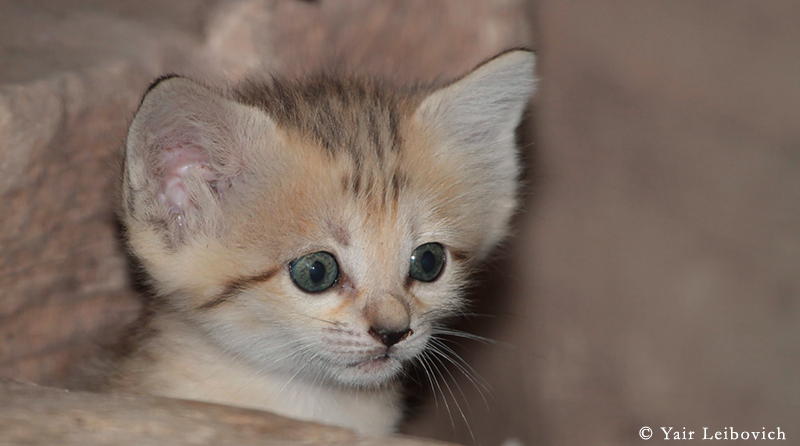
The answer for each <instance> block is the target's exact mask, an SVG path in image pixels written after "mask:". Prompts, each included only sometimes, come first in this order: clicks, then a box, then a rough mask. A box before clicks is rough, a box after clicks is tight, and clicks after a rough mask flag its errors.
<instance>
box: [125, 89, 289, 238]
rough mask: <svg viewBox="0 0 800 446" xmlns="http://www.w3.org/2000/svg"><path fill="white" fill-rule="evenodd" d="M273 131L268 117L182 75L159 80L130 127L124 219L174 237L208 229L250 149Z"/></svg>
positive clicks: (217, 220) (216, 223)
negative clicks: (150, 225) (153, 225)
mask: <svg viewBox="0 0 800 446" xmlns="http://www.w3.org/2000/svg"><path fill="white" fill-rule="evenodd" d="M274 135H275V125H274V123H273V122H272V120H271V119H270V118H269V117H268V116H267V115H266V114H265V113H263V112H262V111H260V110H258V109H256V108H253V107H249V106H246V105H243V104H240V103H238V102H235V101H231V100H228V99H226V98H224V97H222V96H221V95H219V94H217V93H215V92H213V91H211V90H210V89H208V88H206V87H203V86H201V85H199V84H197V83H195V82H194V81H191V80H189V79H186V78H181V77H174V76H173V77H167V78H164V79H161V80H160V81H159V82H157V83H154V85H153V86H151V88H150V89H149V90H148V92H147V93H146V94H145V97H144V98H143V99H142V103H141V105H140V107H139V110H138V111H137V112H136V116H135V117H134V119H133V122H132V124H131V126H130V130H129V132H128V137H127V141H126V146H125V172H124V185H123V191H122V193H123V200H124V202H125V203H126V208H125V209H124V214H125V215H124V217H125V218H126V220H132V221H139V222H150V223H153V222H157V223H159V225H160V226H161V227H166V229H167V232H168V234H167V235H168V236H169V237H170V238H171V239H172V240H173V242H174V241H177V240H180V239H181V238H182V237H184V236H185V235H186V232H187V231H189V232H191V231H197V230H203V231H214V230H215V229H217V228H218V226H219V224H220V223H221V208H222V207H223V206H224V203H223V198H224V197H225V196H226V195H227V194H228V193H230V191H231V190H232V189H235V188H236V187H237V180H238V179H239V178H240V177H241V175H242V173H243V172H244V171H245V170H246V166H247V165H248V158H249V157H252V156H253V153H254V152H255V151H254V150H252V148H253V147H257V146H259V145H261V146H262V147H263V146H264V145H266V144H267V143H268V141H264V139H265V138H266V139H269V137H270V136H274Z"/></svg>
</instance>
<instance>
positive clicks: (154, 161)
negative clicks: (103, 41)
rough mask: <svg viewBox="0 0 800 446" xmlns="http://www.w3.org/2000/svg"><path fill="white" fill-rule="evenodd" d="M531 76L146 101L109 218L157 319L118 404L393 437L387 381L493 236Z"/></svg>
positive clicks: (495, 69)
mask: <svg viewBox="0 0 800 446" xmlns="http://www.w3.org/2000/svg"><path fill="white" fill-rule="evenodd" d="M533 71H534V56H533V54H532V53H531V52H529V51H523V50H516V51H510V52H506V53H504V54H501V55H499V56H497V57H495V58H494V59H492V60H490V61H488V62H486V63H484V64H482V65H481V66H479V67H477V68H476V69H475V70H473V71H472V72H470V73H469V74H467V75H466V76H464V77H463V78H461V79H459V80H457V81H455V82H453V83H451V84H449V85H446V86H444V87H441V88H433V87H430V88H425V87H414V88H392V87H388V86H384V85H382V84H380V83H378V82H376V81H373V80H365V79H358V78H342V77H326V76H317V77H309V78H307V79H303V80H282V79H274V80H272V81H270V82H266V83H263V84H258V83H249V84H246V85H244V86H243V87H241V88H240V89H238V90H236V91H233V92H230V93H225V94H223V93H220V92H216V91H213V90H211V89H209V88H205V87H203V86H201V85H200V84H197V83H195V82H193V81H191V80H188V79H185V78H180V77H168V78H165V79H162V80H160V81H158V82H156V83H155V84H154V85H152V86H151V88H150V90H149V91H148V92H147V93H146V95H145V97H144V99H143V100H142V103H141V106H140V108H139V110H138V112H137V113H136V116H135V118H134V120H133V123H132V125H131V127H130V131H129V134H128V138H127V142H126V154H125V168H124V184H123V188H122V205H121V207H122V212H121V213H122V220H123V223H124V226H125V230H126V237H127V241H128V243H129V247H130V250H131V252H132V253H133V255H134V256H136V258H138V260H139V261H140V262H141V264H142V266H143V268H144V270H145V271H146V273H147V275H148V277H149V278H150V281H151V284H152V287H153V289H154V290H155V293H156V295H157V302H158V303H159V305H158V307H157V310H156V311H155V312H154V314H153V315H152V320H151V321H150V324H149V327H150V329H149V331H148V333H149V334H148V335H147V336H145V337H143V338H142V339H141V340H140V343H139V345H138V347H137V349H136V350H135V351H134V352H133V353H132V354H131V355H130V356H129V357H128V358H127V359H126V361H125V362H124V363H123V365H122V367H121V370H120V372H119V374H118V375H117V376H116V378H115V385H116V387H117V388H118V389H124V390H129V391H137V392H147V393H153V394H159V395H166V396H172V397H178V398H187V399H195V400H204V401H214V402H221V403H227V404H232V405H238V406H246V407H254V408H261V409H267V410H271V411H274V412H278V413H282V414H285V415H289V416H294V417H298V418H303V419H309V420H316V421H320V422H324V423H330V424H335V425H341V426H347V427H351V428H354V429H356V430H358V431H360V432H363V433H373V434H385V433H390V432H392V431H393V430H394V429H395V427H396V426H397V424H398V422H399V419H400V416H401V409H402V408H401V406H400V399H399V396H400V394H399V388H398V385H397V384H395V382H394V380H393V378H395V377H396V376H397V375H398V373H399V372H401V370H402V369H403V368H404V367H405V366H407V365H408V364H409V363H412V362H413V361H414V359H415V357H417V356H418V355H419V354H420V352H421V351H423V350H424V349H425V348H426V344H427V342H428V340H429V339H430V336H431V334H432V333H435V332H436V330H437V326H438V324H440V322H441V320H442V319H443V318H444V317H447V316H450V315H452V314H453V313H454V312H456V311H457V310H458V309H459V308H460V307H461V305H462V298H461V295H460V294H461V291H462V289H463V288H464V285H465V280H466V275H467V274H468V272H469V271H470V270H471V269H472V268H473V267H474V266H475V264H476V263H477V262H478V261H480V260H481V259H483V258H484V257H485V256H486V255H487V253H489V251H490V250H491V249H492V248H493V247H494V246H495V245H496V244H497V243H498V241H499V240H500V239H501V238H502V237H503V236H504V235H505V234H506V232H507V224H508V220H509V217H510V216H511V214H512V212H513V211H514V209H515V206H516V189H517V174H518V163H517V148H516V145H515V137H514V136H515V129H516V127H517V126H518V124H519V122H520V119H521V117H522V114H523V109H524V108H525V105H526V103H527V101H528V99H529V97H530V96H531V94H532V92H533V90H534V77H533Z"/></svg>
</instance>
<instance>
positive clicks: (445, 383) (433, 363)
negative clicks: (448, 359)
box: [429, 350, 475, 442]
mask: <svg viewBox="0 0 800 446" xmlns="http://www.w3.org/2000/svg"><path fill="white" fill-rule="evenodd" d="M429 351H431V352H432V353H435V352H436V351H435V350H429ZM432 359H434V360H436V362H438V363H439V364H441V366H442V368H444V369H445V371H447V372H448V373H450V372H449V371H448V370H447V367H445V366H444V363H443V362H442V361H441V360H440V359H439V358H438V357H436V356H432ZM431 364H432V365H433V367H434V368H435V369H436V371H437V372H438V373H439V376H441V377H442V383H443V384H444V386H445V388H447V392H448V393H449V394H450V397H452V398H453V403H454V404H455V405H456V409H458V413H459V414H460V415H461V418H462V419H463V420H464V424H466V425H467V430H468V431H469V435H470V437H472V441H473V442H475V435H474V434H473V432H472V427H471V426H470V425H469V421H468V420H467V416H466V415H465V414H464V411H463V410H462V409H461V405H460V404H459V403H458V398H456V395H455V393H453V389H452V388H451V387H450V384H447V380H446V379H445V377H444V375H443V374H442V371H441V369H439V366H437V365H436V363H435V362H433V361H431ZM450 376H451V377H452V376H453V375H452V374H451V375H450ZM454 384H456V385H458V383H457V382H454ZM460 389H461V387H460V386H459V390H460ZM462 395H463V392H462ZM465 398H466V397H465ZM442 399H444V400H445V404H447V399H446V397H445V395H444V393H442ZM448 412H449V408H448ZM450 422H451V424H452V425H453V430H455V422H454V420H453V417H452V416H451V417H450Z"/></svg>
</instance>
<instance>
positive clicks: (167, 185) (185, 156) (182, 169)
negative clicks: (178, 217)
mask: <svg viewBox="0 0 800 446" xmlns="http://www.w3.org/2000/svg"><path fill="white" fill-rule="evenodd" d="M162 162H163V169H164V171H163V174H162V179H161V182H162V185H161V192H160V193H159V195H158V199H159V201H161V202H162V203H165V204H166V205H167V206H169V210H170V212H172V213H173V214H182V213H184V212H185V211H186V210H187V209H188V207H189V206H190V205H191V199H192V198H191V197H190V195H189V191H188V189H187V185H186V180H187V178H188V177H190V176H192V175H193V176H199V177H200V178H202V179H203V180H204V181H205V182H206V183H208V184H209V185H210V186H211V187H212V188H213V189H216V182H217V180H218V179H219V175H218V174H217V173H216V172H214V171H213V170H212V169H211V167H210V166H209V162H208V158H207V157H206V156H205V155H204V154H203V153H202V151H201V150H198V148H197V147H192V146H186V145H178V146H176V147H168V148H166V149H165V150H164V151H163V161H162Z"/></svg>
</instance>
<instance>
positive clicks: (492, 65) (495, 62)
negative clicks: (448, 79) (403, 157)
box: [415, 50, 536, 258]
mask: <svg viewBox="0 0 800 446" xmlns="http://www.w3.org/2000/svg"><path fill="white" fill-rule="evenodd" d="M535 65H536V58H535V55H534V54H533V52H532V51H528V50H512V51H508V52H505V53H502V54H500V55H498V56H496V57H494V58H492V59H490V60H489V61H487V62H484V63H483V64H481V65H479V66H478V67H477V68H475V69H474V70H472V72H470V73H468V74H467V75H466V76H464V77H462V78H460V79H458V80H456V81H455V82H452V83H450V84H449V85H446V86H445V87H443V88H440V89H438V90H436V91H434V92H433V93H431V94H430V95H429V96H428V97H426V98H425V99H424V100H423V101H422V103H421V104H420V106H419V107H418V109H417V110H416V116H415V117H416V120H417V122H418V123H419V124H420V125H422V126H423V127H427V128H429V129H430V130H431V131H432V132H433V133H434V134H437V135H439V136H440V139H441V141H440V145H439V148H438V150H439V151H440V154H441V155H442V156H443V157H447V158H451V159H456V160H458V164H459V166H460V168H461V169H462V170H463V171H464V172H465V174H464V178H465V180H464V181H465V182H468V183H469V184H471V186H470V187H471V189H472V194H471V197H472V199H473V200H472V201H473V202H474V203H481V204H482V205H483V206H485V207H484V208H482V209H480V210H478V211H476V212H474V213H473V216H474V217H473V218H474V219H475V221H476V223H478V224H481V222H482V225H483V228H484V232H485V239H484V241H483V243H482V244H481V248H480V249H479V252H478V257H479V258H480V257H484V256H485V255H486V254H487V253H488V252H489V251H490V250H491V249H492V248H493V247H494V246H495V245H496V244H497V243H498V242H499V241H500V240H501V239H502V238H503V237H504V236H505V235H506V232H507V231H508V221H509V219H510V218H511V215H512V214H513V212H514V210H515V209H516V207H517V197H516V193H517V186H518V185H517V178H518V176H519V163H518V160H517V151H518V150H517V144H516V128H517V127H518V126H519V124H520V122H521V121H522V117H523V112H524V111H525V107H526V105H527V103H528V101H529V100H530V98H531V96H532V95H533V93H534V91H535V89H536V78H535V76H534V69H535Z"/></svg>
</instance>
